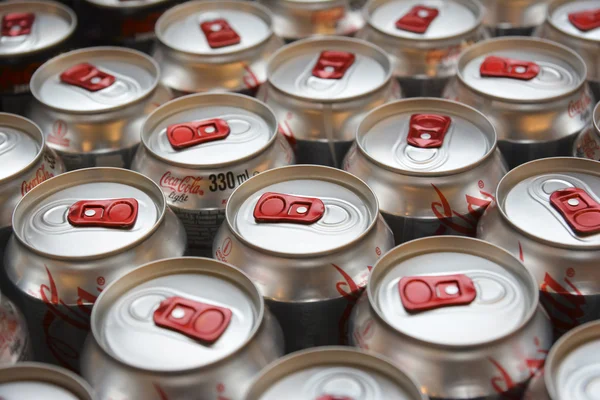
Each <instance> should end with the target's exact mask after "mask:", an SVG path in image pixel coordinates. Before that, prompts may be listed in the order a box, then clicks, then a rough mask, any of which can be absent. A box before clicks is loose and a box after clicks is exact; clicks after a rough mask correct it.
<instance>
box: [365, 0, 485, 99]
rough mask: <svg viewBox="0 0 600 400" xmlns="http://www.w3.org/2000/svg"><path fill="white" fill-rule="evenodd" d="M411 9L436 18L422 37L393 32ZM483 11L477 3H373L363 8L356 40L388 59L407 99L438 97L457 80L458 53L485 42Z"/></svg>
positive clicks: (406, 0)
mask: <svg viewBox="0 0 600 400" xmlns="http://www.w3.org/2000/svg"><path fill="white" fill-rule="evenodd" d="M415 6H425V7H430V8H434V9H436V10H437V11H438V13H439V14H438V15H437V16H436V17H435V19H434V20H433V21H432V22H431V24H430V25H429V26H428V28H427V30H426V31H425V32H424V33H415V32H411V31H407V30H402V29H399V28H397V27H396V22H397V21H398V20H399V19H400V18H401V17H403V16H404V15H406V14H407V13H408V12H409V11H410V10H411V9H412V8H413V7H415ZM483 12H484V11H483V8H482V7H481V5H480V4H479V3H478V2H477V1H475V0H450V1H443V0H426V1H419V0H375V1H371V2H369V3H368V5H367V6H366V8H365V13H366V15H367V25H366V26H365V28H364V29H363V30H362V31H361V32H360V33H359V34H358V37H359V38H362V39H365V40H367V41H369V42H371V43H373V44H375V45H377V46H380V47H381V48H382V49H384V50H385V51H386V52H387V53H388V54H390V55H391V57H392V60H393V64H394V76H396V77H397V78H398V79H399V82H400V85H401V86H402V90H403V92H404V94H405V95H406V96H407V97H415V96H433V97H440V96H441V95H442V91H443V89H444V87H445V85H446V83H447V82H448V80H449V78H451V77H452V76H454V75H456V69H457V62H458V56H459V54H460V53H461V52H462V51H463V50H464V49H466V48H468V47H469V46H470V45H472V44H473V43H476V42H479V41H481V40H483V39H484V38H485V37H486V35H485V33H484V32H483V30H482V19H483Z"/></svg>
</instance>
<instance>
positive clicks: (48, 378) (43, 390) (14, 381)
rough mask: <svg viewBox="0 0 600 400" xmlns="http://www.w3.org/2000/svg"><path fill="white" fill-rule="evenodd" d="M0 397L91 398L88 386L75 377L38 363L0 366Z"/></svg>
mask: <svg viewBox="0 0 600 400" xmlns="http://www.w3.org/2000/svg"><path fill="white" fill-rule="evenodd" d="M0 398H1V399H4V400H39V399H44V400H92V399H93V398H94V397H93V395H92V389H91V388H90V387H89V385H88V384H87V382H85V381H84V380H83V379H82V378H80V377H79V376H77V375H75V374H73V373H72V372H70V371H67V370H65V369H62V368H58V367H54V366H51V365H48V364H40V363H29V362H27V363H19V364H16V365H13V366H11V367H0Z"/></svg>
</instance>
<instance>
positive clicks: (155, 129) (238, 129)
mask: <svg viewBox="0 0 600 400" xmlns="http://www.w3.org/2000/svg"><path fill="white" fill-rule="evenodd" d="M214 118H218V119H221V120H223V121H225V122H226V123H227V124H228V126H229V128H230V130H231V132H230V134H229V135H228V136H227V137H226V138H225V139H222V140H216V141H210V142H206V143H201V144H198V145H195V146H191V147H187V148H185V149H180V150H176V149H174V148H173V146H172V145H171V143H170V142H169V139H168V137H167V129H168V127H169V126H170V125H175V124H180V123H188V122H193V121H197V122H202V121H207V120H212V119H214ZM293 163H294V155H293V153H292V150H291V148H290V146H289V144H288V143H287V141H286V140H285V138H284V137H283V136H282V135H279V134H278V133H277V120H276V118H275V115H274V114H273V111H271V109H270V108H269V107H268V106H266V105H265V104H263V103H261V102H259V101H257V100H255V99H253V98H250V97H247V96H242V95H237V94H197V95H190V96H186V97H183V98H179V99H177V100H173V101H171V102H169V103H168V104H167V105H165V106H163V107H161V108H159V109H157V110H156V111H155V112H154V113H152V114H151V115H150V117H149V118H148V119H147V120H146V122H145V123H144V125H143V127H142V146H141V147H140V149H139V150H138V152H137V154H136V157H135V158H134V161H133V164H132V169H133V170H135V171H138V172H140V173H142V174H144V175H146V176H148V177H149V178H151V179H152V180H153V181H154V182H156V183H157V184H158V185H159V186H160V187H161V189H162V191H163V193H164V194H165V196H166V197H167V203H168V204H169V206H171V208H172V209H173V211H175V213H176V214H177V215H178V216H179V218H180V219H181V221H182V222H183V224H184V225H185V227H186V232H187V238H188V244H189V246H190V247H191V248H201V249H211V248H212V242H213V239H214V236H215V234H216V231H217V229H218V228H219V226H220V225H221V223H222V222H223V220H224V219H225V205H226V204H227V200H228V198H229V196H230V195H231V193H232V192H233V190H234V189H235V188H236V187H238V186H239V185H240V184H242V183H243V182H244V181H246V180H247V179H249V178H250V177H252V176H254V175H257V174H259V173H261V172H263V171H266V170H268V169H272V168H276V167H281V166H285V165H290V164H293Z"/></svg>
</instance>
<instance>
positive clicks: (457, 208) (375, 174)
mask: <svg viewBox="0 0 600 400" xmlns="http://www.w3.org/2000/svg"><path fill="white" fill-rule="evenodd" d="M414 114H433V115H440V116H445V117H449V118H451V122H450V127H449V128H448V132H447V133H446V135H445V137H444V140H443V143H442V145H441V147H439V148H419V147H417V146H415V145H411V144H410V143H409V142H408V136H409V132H410V121H411V116H412V115H414ZM343 168H344V170H346V171H348V172H350V173H352V174H354V175H356V176H357V177H359V178H360V179H362V180H364V181H365V182H366V183H367V184H368V185H369V186H370V187H371V188H372V189H373V191H374V192H375V194H376V195H377V198H378V200H379V206H380V210H381V212H382V214H383V216H384V217H385V219H386V221H387V222H388V224H389V225H390V227H391V228H392V231H393V232H394V236H395V240H396V244H400V243H403V242H406V241H408V240H412V239H415V238H419V237H424V236H432V235H439V234H452V235H466V236H475V233H476V227H477V221H478V220H479V217H480V216H481V214H482V213H483V211H484V210H485V208H486V207H487V206H488V205H489V204H491V203H492V202H493V201H494V196H495V191H496V188H497V186H498V183H499V182H500V180H501V179H502V177H503V176H504V174H506V165H505V163H504V160H503V158H502V156H501V155H500V152H499V151H498V150H497V148H496V132H495V129H494V127H493V126H492V124H491V122H490V121H489V120H488V119H487V118H486V117H485V116H484V115H483V114H481V113H479V112H478V111H476V110H475V109H473V108H471V107H468V106H465V105H463V104H460V103H456V102H453V101H448V100H442V99H432V98H421V99H409V100H401V101H397V102H393V103H390V104H387V105H384V106H382V107H379V108H377V109H375V110H373V111H372V112H370V113H369V114H368V115H367V116H366V117H365V119H364V120H363V121H362V123H361V124H360V125H359V128H358V132H357V140H356V144H355V145H354V146H353V147H352V149H351V150H350V152H349V153H348V155H347V156H346V159H345V160H344V164H343Z"/></svg>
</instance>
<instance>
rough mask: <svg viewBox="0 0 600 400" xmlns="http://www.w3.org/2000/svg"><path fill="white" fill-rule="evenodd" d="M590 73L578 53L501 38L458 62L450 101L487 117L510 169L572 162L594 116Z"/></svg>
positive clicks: (536, 41) (468, 52)
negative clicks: (550, 160) (551, 160)
mask: <svg viewBox="0 0 600 400" xmlns="http://www.w3.org/2000/svg"><path fill="white" fill-rule="evenodd" d="M585 76H586V67H585V63H584V62H583V59H582V58H581V57H579V56H578V55H577V54H576V53H575V52H574V51H572V50H570V49H568V48H566V47H564V46H562V45H559V44H557V43H553V42H550V41H547V40H542V39H534V38H524V37H516V38H497V39H492V40H486V41H484V42H481V43H478V44H475V45H473V46H471V47H470V48H469V49H467V50H466V51H465V52H464V53H462V55H461V56H460V59H459V61H458V74H457V76H456V78H455V79H454V80H453V82H451V83H450V84H449V85H448V86H447V87H446V91H445V94H444V97H446V98H449V99H453V100H457V101H460V102H461V103H465V104H468V105H470V106H472V107H474V108H476V109H477V110H479V111H481V112H482V113H483V114H484V115H485V116H487V117H488V118H489V119H490V120H491V121H492V123H493V124H494V126H495V127H496V133H497V134H498V140H499V143H498V144H499V147H500V150H501V151H502V154H503V155H504V157H505V158H506V160H507V162H508V165H509V167H510V168H514V167H516V166H518V165H520V164H523V163H524V162H527V161H531V160H534V159H538V158H544V157H554V156H563V155H564V156H569V155H571V151H572V145H573V142H574V140H575V138H576V137H577V135H578V134H579V133H580V132H581V131H582V130H583V129H585V128H586V126H587V125H588V123H589V120H590V117H591V114H592V107H593V105H592V102H591V101H590V99H591V94H590V92H589V88H588V86H587V84H586V82H585Z"/></svg>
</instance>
